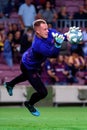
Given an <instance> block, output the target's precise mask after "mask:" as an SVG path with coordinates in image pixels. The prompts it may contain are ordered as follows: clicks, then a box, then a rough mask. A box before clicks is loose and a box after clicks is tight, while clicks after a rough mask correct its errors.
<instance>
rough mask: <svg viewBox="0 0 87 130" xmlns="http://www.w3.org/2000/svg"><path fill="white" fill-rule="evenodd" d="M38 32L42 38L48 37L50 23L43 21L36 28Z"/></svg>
mask: <svg viewBox="0 0 87 130" xmlns="http://www.w3.org/2000/svg"><path fill="white" fill-rule="evenodd" d="M36 34H37V35H38V36H39V37H42V38H48V25H47V24H44V23H41V24H40V26H39V27H38V28H37V29H36Z"/></svg>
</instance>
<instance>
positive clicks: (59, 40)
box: [52, 32, 65, 48]
mask: <svg viewBox="0 0 87 130" xmlns="http://www.w3.org/2000/svg"><path fill="white" fill-rule="evenodd" d="M52 36H53V38H54V40H55V47H57V48H60V47H61V45H62V43H63V41H64V39H65V36H64V35H63V34H58V33H54V32H52Z"/></svg>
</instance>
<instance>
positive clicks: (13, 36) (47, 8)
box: [0, 0, 87, 85]
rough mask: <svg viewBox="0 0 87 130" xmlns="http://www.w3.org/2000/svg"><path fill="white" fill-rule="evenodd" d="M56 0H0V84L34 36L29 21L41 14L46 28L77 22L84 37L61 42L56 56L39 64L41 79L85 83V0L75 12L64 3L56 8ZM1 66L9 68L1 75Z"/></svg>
mask: <svg viewBox="0 0 87 130" xmlns="http://www.w3.org/2000/svg"><path fill="white" fill-rule="evenodd" d="M82 1H83V0H82ZM56 2H57V1H56V0H7V1H6V0H0V73H1V76H0V78H1V79H0V80H1V81H0V84H3V82H4V81H5V80H6V79H5V76H6V74H8V75H10V71H12V73H15V72H14V71H15V69H13V68H14V66H17V65H18V64H20V62H21V56H22V54H23V53H24V52H25V51H26V49H28V48H29V47H30V46H31V44H32V39H33V36H34V31H33V28H32V26H33V25H32V22H33V21H34V20H35V19H38V18H44V19H45V20H46V21H47V23H48V27H49V28H55V29H57V30H58V31H60V32H62V33H64V32H66V31H68V29H69V27H70V26H74V25H75V26H78V25H79V27H80V28H81V30H82V33H83V41H82V42H81V43H80V44H72V45H71V44H69V43H67V42H64V43H63V45H62V47H61V51H60V54H59V56H58V57H57V58H56V59H53V58H51V59H47V60H46V62H45V63H43V64H42V68H41V70H40V76H41V78H42V80H43V81H44V83H45V84H47V85H50V84H59V85H65V84H69V85H73V84H77V85H87V0H85V1H83V4H80V5H79V6H78V9H77V11H76V12H75V11H71V12H74V13H70V12H69V11H68V10H67V6H66V5H63V4H62V5H61V7H60V9H57V6H56ZM74 2H75V1H74ZM28 9H29V10H28ZM28 16H29V17H28ZM79 21H80V22H79ZM61 23H62V24H61ZM3 66H5V67H6V66H8V68H9V69H8V71H6V68H5V69H4V70H5V71H3V73H5V74H4V76H2V68H3ZM13 70H14V71H13ZM17 71H18V70H17ZM18 72H19V71H18ZM15 74H16V73H15ZM11 78H12V76H11Z"/></svg>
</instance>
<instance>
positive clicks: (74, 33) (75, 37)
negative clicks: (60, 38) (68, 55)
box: [67, 27, 82, 44]
mask: <svg viewBox="0 0 87 130" xmlns="http://www.w3.org/2000/svg"><path fill="white" fill-rule="evenodd" d="M67 39H68V41H69V42H70V43H71V44H79V43H80V42H81V41H82V32H81V30H80V29H79V27H70V29H69V32H68V33H67Z"/></svg>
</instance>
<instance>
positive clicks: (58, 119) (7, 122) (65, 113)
mask: <svg viewBox="0 0 87 130" xmlns="http://www.w3.org/2000/svg"><path fill="white" fill-rule="evenodd" d="M38 109H39V111H40V113H41V115H40V116H39V117H34V116H33V115H31V114H30V113H29V112H28V110H27V109H26V108H25V107H0V130H87V108H86V107H38Z"/></svg>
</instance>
